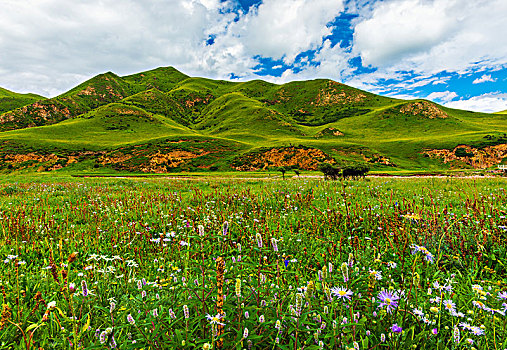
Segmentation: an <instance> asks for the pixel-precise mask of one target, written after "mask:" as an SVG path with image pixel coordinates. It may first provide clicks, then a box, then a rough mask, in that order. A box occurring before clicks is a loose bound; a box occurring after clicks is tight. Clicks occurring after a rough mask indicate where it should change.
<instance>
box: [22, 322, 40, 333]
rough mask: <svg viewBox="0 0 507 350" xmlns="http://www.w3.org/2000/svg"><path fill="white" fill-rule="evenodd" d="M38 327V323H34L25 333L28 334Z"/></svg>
mask: <svg viewBox="0 0 507 350" xmlns="http://www.w3.org/2000/svg"><path fill="white" fill-rule="evenodd" d="M37 326H38V324H37V323H33V324H31V325H29V326H28V327H27V328H26V329H25V333H26V332H28V331H31V330H32V329H34V328H36V327H37Z"/></svg>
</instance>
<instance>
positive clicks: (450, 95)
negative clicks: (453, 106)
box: [426, 91, 458, 102]
mask: <svg viewBox="0 0 507 350" xmlns="http://www.w3.org/2000/svg"><path fill="white" fill-rule="evenodd" d="M456 97H458V94H457V93H455V92H454V91H435V92H432V93H431V94H429V95H428V96H427V97H426V98H427V99H429V100H439V101H442V102H450V101H452V100H454V99H455V98H456Z"/></svg>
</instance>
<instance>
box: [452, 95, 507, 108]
mask: <svg viewBox="0 0 507 350" xmlns="http://www.w3.org/2000/svg"><path fill="white" fill-rule="evenodd" d="M444 105H445V106H446V107H450V108H457V109H465V110H469V111H475V112H486V113H494V112H499V111H503V110H506V109H507V94H506V93H500V92H496V93H488V94H483V95H480V96H474V97H471V98H468V99H460V100H457V101H451V102H447V103H445V104H444Z"/></svg>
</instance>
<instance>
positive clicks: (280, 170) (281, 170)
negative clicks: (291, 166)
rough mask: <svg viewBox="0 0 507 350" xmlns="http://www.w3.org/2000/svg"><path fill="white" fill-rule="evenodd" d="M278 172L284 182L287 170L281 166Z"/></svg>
mask: <svg viewBox="0 0 507 350" xmlns="http://www.w3.org/2000/svg"><path fill="white" fill-rule="evenodd" d="M278 171H279V172H281V173H282V178H283V179H284V180H285V173H286V172H287V169H286V168H285V167H284V166H281V167H279V168H278Z"/></svg>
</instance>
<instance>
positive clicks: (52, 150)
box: [0, 67, 507, 171]
mask: <svg viewBox="0 0 507 350" xmlns="http://www.w3.org/2000/svg"><path fill="white" fill-rule="evenodd" d="M0 91H1V90H0ZM506 121H507V116H506V115H505V114H486V113H474V112H469V111H462V110H456V109H450V108H446V107H443V106H440V105H438V104H436V103H434V102H431V101H427V100H420V99H416V100H400V99H394V98H389V97H384V96H379V95H375V94H372V93H370V92H367V91H363V90H359V89H356V88H353V87H350V86H347V85H345V84H342V83H339V82H335V81H332V80H329V79H314V80H308V81H294V82H289V83H286V84H280V85H278V84H273V83H269V82H265V81H262V80H252V81H247V82H230V81H223V80H213V79H207V78H198V77H190V76H188V75H186V74H183V73H181V72H179V71H178V70H176V69H175V68H174V67H160V68H156V69H153V70H149V71H146V72H140V73H136V74H131V75H127V76H118V75H116V74H114V73H112V72H106V73H103V74H99V75H97V76H95V77H93V78H91V79H89V80H87V81H85V82H83V83H81V84H79V85H77V86H76V87H74V88H73V89H71V90H69V91H67V92H65V93H63V94H61V95H59V96H56V97H54V98H51V99H43V100H38V101H35V102H34V103H32V104H29V105H24V106H22V107H20V108H17V109H14V110H11V111H7V112H5V113H1V114H0V145H3V146H2V147H0V155H2V154H3V156H4V158H5V159H11V158H12V157H13V155H15V154H16V152H17V153H20V154H21V153H23V152H25V153H23V154H35V155H33V156H30V157H28V158H29V159H31V160H27V161H25V163H23V162H21V163H20V162H13V161H9V162H7V161H0V170H1V169H8V170H13V169H14V170H23V169H28V170H32V171H33V170H40V169H42V170H47V169H50V170H55V169H54V164H53V165H51V164H49V163H50V162H51V161H49V163H48V160H47V159H48V158H47V157H46V156H47V154H60V155H64V154H75V153H76V152H78V153H80V152H81V153H83V154H86V152H92V153H93V152H102V153H100V154H101V156H100V157H103V155H104V154H108V152H113V153H115V152H116V153H115V154H117V153H118V152H120V151H118V150H119V149H123V150H126V149H131V147H134V148H133V149H135V148H136V147H137V149H145V151H146V152H144V153H143V152H141V153H139V154H142V156H141V155H139V157H140V158H139V159H137V160H135V161H134V160H133V159H132V157H130V156H125V155H124V158H121V157H119V158H118V157H109V158H107V159H114V162H112V163H107V162H106V163H104V162H101V161H98V158H97V157H99V156H97V157H95V156H89V157H88V156H82V157H81V158H82V159H81V158H79V157H78V158H76V157H74V156H73V155H70V156H66V157H64V158H62V159H67V160H66V161H64V160H62V159H60V158H58V157H56V158H55V157H52V158H51V159H53V161H54V162H56V163H58V164H59V165H61V168H64V169H63V170H65V169H68V170H72V169H74V170H87V171H106V170H107V169H109V171H113V170H115V169H116V170H125V169H128V171H149V169H152V170H153V169H157V170H156V171H162V170H163V169H165V170H166V171H179V170H197V169H215V168H217V169H222V170H228V169H251V168H252V167H251V166H249V165H248V164H240V163H238V162H240V161H239V160H242V161H252V162H254V163H255V164H264V165H263V166H261V167H260V168H269V167H273V166H281V165H284V164H285V165H294V164H313V165H311V166H312V167H313V168H314V167H315V164H314V163H312V162H307V161H300V162H298V161H295V160H293V159H292V160H291V159H290V158H291V157H303V158H304V157H310V156H309V155H311V154H320V153H319V152H324V154H325V156H322V157H321V158H319V159H325V160H326V161H331V162H336V163H337V164H349V163H368V164H369V165H370V166H371V167H372V168H374V169H378V170H397V169H399V170H403V169H450V168H473V167H477V164H480V162H478V161H476V160H475V158H474V157H476V158H477V157H479V158H480V157H482V158H484V157H485V155H484V154H483V153H481V152H479V150H481V149H484V147H487V146H495V145H501V144H503V143H507V138H506V135H505V134H506V133H507V123H506ZM178 139H179V140H190V141H185V142H181V144H180V146H178V147H180V148H181V149H179V151H176V149H177V146H174V145H178V143H174V142H175V140H178ZM168 140H169V141H168ZM168 144H170V145H172V146H171V147H169V148H168V146H167V145H168ZM191 144H192V146H191ZM215 144H220V145H222V146H221V147H223V152H222V153H223V154H224V155H227V157H224V159H220V158H217V157H215V156H211V154H215V153H214V152H213V150H212V149H210V148H209V147H211V146H210V145H215ZM154 145H157V146H154ZM458 145H467V146H470V147H473V149H474V150H478V151H477V152H475V151H471V150H470V149H469V151H467V152H465V153H463V152H461V151H458V155H460V154H461V155H463V156H457V157H449V156H446V157H444V156H443V154H444V153H445V152H444V151H442V152H444V153H442V152H440V153H439V152H433V151H434V150H444V149H446V150H454V149H456V147H457V146H458ZM173 146H174V147H173ZM157 147H158V150H157ZM175 147H176V148H175ZM227 147H229V148H230V151H225V149H226V148H227ZM291 147H292V148H291ZM294 147H296V148H294ZM21 149H22V150H24V151H20V150H21ZM169 149H170V154H171V157H173V158H174V159H173V158H171V157H168V156H167V154H166V155H163V154H162V153H161V152H162V150H165V151H167V152H169V151H168V150H169ZM260 149H264V150H265V152H264V153H263V155H258V152H259V150H260ZM274 149H278V150H279V151H272V150H274ZM199 150H200V152H201V153H202V155H199V152H198V151H199ZM270 150H271V151H270ZM430 151H431V152H430ZM178 152H179V153H178ZM252 152H253V153H252ZM453 152H454V151H453ZM460 152H461V153H460ZM474 152H475V153H474ZM491 152H496V153H495V155H491V156H489V155H488V156H486V158H487V157H490V158H491V159H494V161H493V160H492V161H491V162H493V163H491V162H490V161H484V162H483V163H484V164H489V166H491V164H494V162H497V161H498V162H501V161H502V160H503V158H504V154H503V153H502V152H503V151H502V150H498V149H496V148H495V150H494V151H493V149H492V150H491ZM120 153H122V154H123V151H122V152H120ZM90 154H91V153H90ZM97 154H98V153H97ZM215 155H216V154H215ZM253 155H254V156H256V157H257V155H258V157H259V159H262V161H260V160H259V159H257V160H252V159H253V158H252V157H253ZM437 155H438V156H437ZM505 156H507V154H505ZM270 157H271V158H270ZM319 157H320V156H319ZM18 158H19V157H18ZM28 158H27V159H28ZM32 158H33V159H32ZM57 158H58V159H60V160H55V159H57ZM127 158H128V161H127V160H126V159H127ZM451 158H452V159H451ZM482 158H481V159H482ZM20 159H25V158H23V157H21V158H20ZM37 159H39V160H40V159H43V160H44V161H37ZM69 159H70V160H69ZM75 159H81V160H78V161H74V160H75ZM101 159H102V158H101ZM121 159H124V160H123V161H122V160H121ZM270 159H271V160H270ZM305 159H306V158H305ZM449 159H451V160H449ZM488 159H489V158H488ZM124 161H125V162H127V163H128V164H130V165H128V166H127V165H125V164H123V163H122V162H124ZM69 162H70V163H69ZM157 162H161V163H160V164H158V163H157ZM262 162H264V163H262ZM47 163H48V164H47ZM131 163H132V164H134V165H132V164H131ZM20 164H21V165H20ZM135 164H138V167H137V168H136V166H135ZM164 164H165V165H164ZM171 164H172V165H171ZM95 169H97V170H95ZM143 169H144V170H143ZM147 169H148V170H147ZM63 170H62V171H63Z"/></svg>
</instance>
